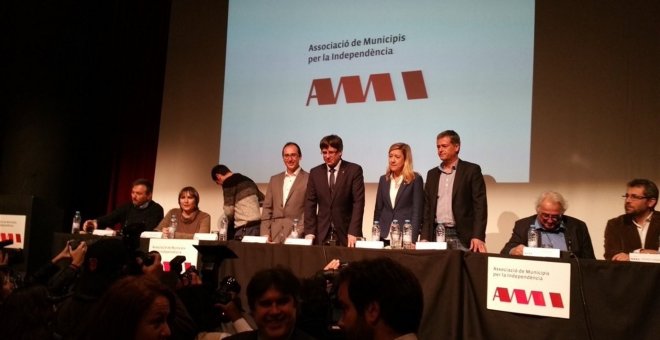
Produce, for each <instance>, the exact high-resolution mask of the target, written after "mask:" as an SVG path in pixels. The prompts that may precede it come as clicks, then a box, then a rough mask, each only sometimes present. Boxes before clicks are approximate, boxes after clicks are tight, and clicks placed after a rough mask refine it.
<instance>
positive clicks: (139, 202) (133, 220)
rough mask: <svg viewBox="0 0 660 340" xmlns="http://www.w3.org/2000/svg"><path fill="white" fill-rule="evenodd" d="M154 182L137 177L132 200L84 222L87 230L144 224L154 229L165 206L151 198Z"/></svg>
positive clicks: (146, 227)
mask: <svg viewBox="0 0 660 340" xmlns="http://www.w3.org/2000/svg"><path fill="white" fill-rule="evenodd" d="M152 192H153V184H152V183H151V181H149V180H147V179H143V178H141V179H137V180H135V181H134V182H133V188H132V189H131V202H130V203H127V204H124V205H122V206H120V207H118V208H117V209H115V210H114V211H113V212H111V213H109V214H107V215H105V216H102V217H99V218H97V219H95V220H87V221H85V223H83V226H84V228H83V229H85V230H93V229H99V228H108V229H113V228H115V226H116V225H120V228H123V227H125V226H128V225H137V224H140V225H143V226H142V228H144V230H154V228H156V226H157V225H158V222H160V221H161V220H162V219H163V207H161V206H160V204H158V203H156V202H154V201H152V200H151V195H152Z"/></svg>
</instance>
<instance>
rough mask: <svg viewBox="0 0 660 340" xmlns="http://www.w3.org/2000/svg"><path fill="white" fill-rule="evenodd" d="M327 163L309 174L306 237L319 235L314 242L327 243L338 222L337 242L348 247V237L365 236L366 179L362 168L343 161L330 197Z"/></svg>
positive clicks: (336, 230) (306, 201)
mask: <svg viewBox="0 0 660 340" xmlns="http://www.w3.org/2000/svg"><path fill="white" fill-rule="evenodd" d="M327 173H328V171H327V167H326V165H325V164H321V165H319V166H316V167H314V168H313V169H312V170H310V171H309V180H308V181H307V197H306V200H305V235H307V234H312V235H315V238H314V243H315V244H323V241H324V240H325V239H326V237H328V236H329V233H330V223H331V222H332V223H334V226H335V232H336V233H337V241H338V242H337V243H338V244H339V245H343V246H346V245H348V234H351V235H353V236H357V237H361V236H362V215H363V213H364V177H363V175H362V167H361V166H359V165H357V164H354V163H350V162H347V161H345V160H342V161H341V165H340V167H339V171H338V173H337V176H336V178H335V189H334V191H333V192H332V194H330V187H329V186H328V175H327Z"/></svg>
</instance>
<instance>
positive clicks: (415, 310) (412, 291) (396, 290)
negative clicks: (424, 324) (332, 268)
mask: <svg viewBox="0 0 660 340" xmlns="http://www.w3.org/2000/svg"><path fill="white" fill-rule="evenodd" d="M338 283H339V291H338V294H337V295H338V299H339V305H340V307H341V310H342V313H341V318H340V319H339V326H340V327H341V328H342V329H343V330H344V331H345V332H346V336H347V338H348V339H358V340H371V339H375V340H393V339H399V340H402V339H406V340H414V339H417V335H416V333H417V331H418V329H419V325H420V322H421V319H422V312H423V309H424V299H423V294H422V287H421V285H420V283H419V281H418V280H417V278H416V277H415V274H413V272H412V271H411V270H410V269H408V268H406V267H404V266H403V265H401V264H399V263H398V262H395V261H394V260H392V259H390V258H387V257H379V258H375V259H369V260H362V261H356V262H351V263H349V264H348V265H347V266H346V267H345V268H343V269H342V270H341V271H340V272H339V278H338Z"/></svg>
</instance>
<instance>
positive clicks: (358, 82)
mask: <svg viewBox="0 0 660 340" xmlns="http://www.w3.org/2000/svg"><path fill="white" fill-rule="evenodd" d="M401 78H402V80H403V87H404V89H405V91H406V93H405V95H406V98H407V99H408V100H413V99H426V98H428V94H427V93H426V84H425V83H424V75H423V74H422V71H421V70H417V71H405V72H401ZM342 91H343V93H344V98H345V100H346V103H347V104H354V103H364V102H366V101H367V96H368V94H369V92H370V91H373V94H374V97H375V98H376V101H377V102H384V101H395V100H396V95H395V93H394V86H392V77H391V76H390V74H389V73H377V74H372V75H370V76H369V78H368V79H367V83H366V85H365V86H364V87H363V86H362V79H361V78H360V76H344V77H341V78H339V83H338V84H337V88H336V89H335V88H334V86H333V85H332V79H331V78H320V79H314V80H312V85H311V86H310V88H309V94H308V95H307V106H309V104H310V102H312V100H315V101H316V104H318V105H334V104H337V99H338V98H339V94H340V93H341V92H342ZM312 103H313V102H312Z"/></svg>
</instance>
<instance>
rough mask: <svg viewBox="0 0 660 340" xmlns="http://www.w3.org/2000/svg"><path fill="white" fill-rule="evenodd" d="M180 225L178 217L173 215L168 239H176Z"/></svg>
mask: <svg viewBox="0 0 660 340" xmlns="http://www.w3.org/2000/svg"><path fill="white" fill-rule="evenodd" d="M178 224H179V223H178V222H177V220H176V215H174V214H172V217H171V218H170V230H169V233H168V234H167V238H174V233H175V232H176V227H177V226H178Z"/></svg>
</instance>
